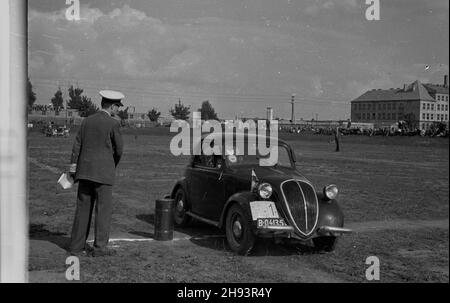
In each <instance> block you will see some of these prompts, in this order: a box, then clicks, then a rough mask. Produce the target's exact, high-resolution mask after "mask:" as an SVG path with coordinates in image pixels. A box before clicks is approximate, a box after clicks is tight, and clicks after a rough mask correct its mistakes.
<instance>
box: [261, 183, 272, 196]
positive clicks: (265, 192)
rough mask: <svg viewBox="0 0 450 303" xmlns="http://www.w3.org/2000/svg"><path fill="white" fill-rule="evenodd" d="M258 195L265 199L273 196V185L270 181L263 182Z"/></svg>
mask: <svg viewBox="0 0 450 303" xmlns="http://www.w3.org/2000/svg"><path fill="white" fill-rule="evenodd" d="M258 195H259V196H260V197H261V198H263V199H269V198H270V196H272V185H270V184H269V183H261V184H260V185H259V186H258Z"/></svg>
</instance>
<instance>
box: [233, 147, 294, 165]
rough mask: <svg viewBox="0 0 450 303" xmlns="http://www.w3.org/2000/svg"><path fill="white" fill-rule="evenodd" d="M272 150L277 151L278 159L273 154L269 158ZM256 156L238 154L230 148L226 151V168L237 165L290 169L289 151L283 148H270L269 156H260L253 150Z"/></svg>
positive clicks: (257, 151)
mask: <svg viewBox="0 0 450 303" xmlns="http://www.w3.org/2000/svg"><path fill="white" fill-rule="evenodd" d="M274 149H278V157H274V155H276V153H275V154H273V155H272V156H271V154H272V153H273V152H274ZM255 150H256V155H251V154H248V153H244V155H242V153H240V152H239V151H236V150H234V149H232V148H227V149H226V155H225V159H226V163H227V166H238V165H261V166H272V167H273V166H283V167H292V162H291V158H290V156H289V151H288V149H287V148H286V147H285V146H282V145H277V146H274V147H272V151H271V153H270V154H267V155H261V154H260V153H259V150H257V148H255Z"/></svg>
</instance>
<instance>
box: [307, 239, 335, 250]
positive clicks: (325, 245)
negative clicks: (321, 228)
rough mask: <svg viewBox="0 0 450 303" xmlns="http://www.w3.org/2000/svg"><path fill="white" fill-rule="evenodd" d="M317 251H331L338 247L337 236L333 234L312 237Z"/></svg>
mask: <svg viewBox="0 0 450 303" xmlns="http://www.w3.org/2000/svg"><path fill="white" fill-rule="evenodd" d="M312 240H313V244H314V248H315V249H316V250H317V251H326V252H331V251H333V250H334V249H335V248H336V243H337V238H336V237H333V236H326V237H317V238H314V239H312Z"/></svg>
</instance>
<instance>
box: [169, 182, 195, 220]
mask: <svg viewBox="0 0 450 303" xmlns="http://www.w3.org/2000/svg"><path fill="white" fill-rule="evenodd" d="M186 211H187V204H186V193H185V192H184V190H183V189H182V188H180V189H178V190H177V192H176V194H175V209H174V211H173V221H174V223H175V226H178V227H186V226H188V225H189V224H190V223H191V222H192V217H190V216H189V215H188V214H186Z"/></svg>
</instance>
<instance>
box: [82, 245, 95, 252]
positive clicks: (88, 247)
mask: <svg viewBox="0 0 450 303" xmlns="http://www.w3.org/2000/svg"><path fill="white" fill-rule="evenodd" d="M84 250H85V251H86V252H87V253H89V254H92V253H93V252H94V247H92V246H91V245H89V244H88V243H86V245H85V246H84Z"/></svg>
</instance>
